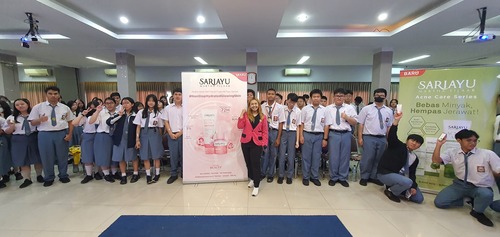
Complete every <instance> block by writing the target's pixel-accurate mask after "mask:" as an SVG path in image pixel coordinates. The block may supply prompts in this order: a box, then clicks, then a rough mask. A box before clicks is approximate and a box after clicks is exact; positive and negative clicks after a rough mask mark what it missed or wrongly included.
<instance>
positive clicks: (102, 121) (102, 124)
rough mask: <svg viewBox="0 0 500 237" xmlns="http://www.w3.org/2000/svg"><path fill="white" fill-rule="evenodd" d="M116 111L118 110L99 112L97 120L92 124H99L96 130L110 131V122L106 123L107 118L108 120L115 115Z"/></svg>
mask: <svg viewBox="0 0 500 237" xmlns="http://www.w3.org/2000/svg"><path fill="white" fill-rule="evenodd" d="M115 113H116V110H115V112H113V113H110V112H109V111H108V110H101V112H99V114H98V115H97V120H96V121H95V122H94V123H93V124H91V125H96V124H99V126H97V129H96V132H98V133H101V132H104V133H109V126H108V124H106V120H108V118H110V117H111V116H113V115H114V114H115Z"/></svg>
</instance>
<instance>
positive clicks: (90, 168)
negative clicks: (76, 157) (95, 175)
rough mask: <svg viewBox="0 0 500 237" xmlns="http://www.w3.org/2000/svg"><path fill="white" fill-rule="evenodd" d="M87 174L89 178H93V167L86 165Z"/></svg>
mask: <svg viewBox="0 0 500 237" xmlns="http://www.w3.org/2000/svg"><path fill="white" fill-rule="evenodd" d="M85 172H86V173H87V175H88V176H92V165H86V166H85Z"/></svg>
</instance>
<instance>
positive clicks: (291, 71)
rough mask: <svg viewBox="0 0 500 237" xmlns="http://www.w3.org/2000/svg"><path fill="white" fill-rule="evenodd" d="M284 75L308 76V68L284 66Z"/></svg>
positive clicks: (309, 70) (309, 71) (309, 73)
mask: <svg viewBox="0 0 500 237" xmlns="http://www.w3.org/2000/svg"><path fill="white" fill-rule="evenodd" d="M284 73H285V76H309V75H311V69H310V68H285V72H284Z"/></svg>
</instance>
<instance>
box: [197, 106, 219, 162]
mask: <svg viewBox="0 0 500 237" xmlns="http://www.w3.org/2000/svg"><path fill="white" fill-rule="evenodd" d="M201 117H202V121H203V141H204V143H205V144H204V146H205V154H214V152H215V151H214V140H213V139H214V134H215V123H216V121H217V110H216V109H202V110H201Z"/></svg>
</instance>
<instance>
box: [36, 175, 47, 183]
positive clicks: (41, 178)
mask: <svg viewBox="0 0 500 237" xmlns="http://www.w3.org/2000/svg"><path fill="white" fill-rule="evenodd" d="M36 181H37V182H39V183H43V182H44V181H45V180H43V176H41V175H38V176H36Z"/></svg>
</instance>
